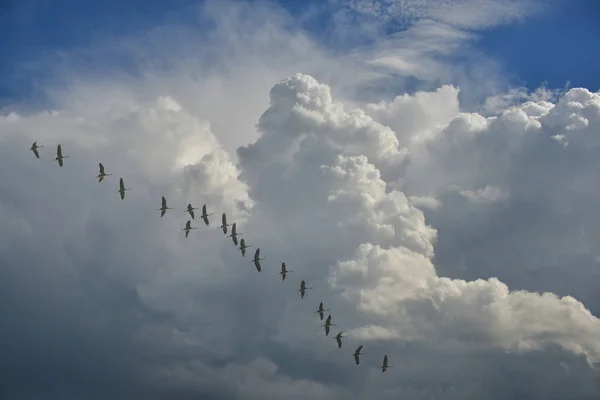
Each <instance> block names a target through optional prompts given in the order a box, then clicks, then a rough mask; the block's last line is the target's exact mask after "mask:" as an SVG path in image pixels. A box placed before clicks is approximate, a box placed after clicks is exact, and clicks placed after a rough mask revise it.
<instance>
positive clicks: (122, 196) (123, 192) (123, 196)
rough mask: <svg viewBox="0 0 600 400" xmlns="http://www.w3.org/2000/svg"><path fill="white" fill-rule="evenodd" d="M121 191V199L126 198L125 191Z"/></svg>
mask: <svg viewBox="0 0 600 400" xmlns="http://www.w3.org/2000/svg"><path fill="white" fill-rule="evenodd" d="M119 193H121V200H124V199H125V191H124V190H121V191H120V192H119Z"/></svg>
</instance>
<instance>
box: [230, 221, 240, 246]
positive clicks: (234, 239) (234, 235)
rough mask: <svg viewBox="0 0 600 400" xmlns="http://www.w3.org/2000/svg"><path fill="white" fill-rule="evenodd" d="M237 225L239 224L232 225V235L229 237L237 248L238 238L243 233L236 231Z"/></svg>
mask: <svg viewBox="0 0 600 400" xmlns="http://www.w3.org/2000/svg"><path fill="white" fill-rule="evenodd" d="M236 224H237V222H234V223H233V225H231V235H229V236H227V237H230V238H231V240H233V244H234V245H236V246H237V245H238V240H237V236H238V235H241V233H238V232H237V231H236V229H237V228H236Z"/></svg>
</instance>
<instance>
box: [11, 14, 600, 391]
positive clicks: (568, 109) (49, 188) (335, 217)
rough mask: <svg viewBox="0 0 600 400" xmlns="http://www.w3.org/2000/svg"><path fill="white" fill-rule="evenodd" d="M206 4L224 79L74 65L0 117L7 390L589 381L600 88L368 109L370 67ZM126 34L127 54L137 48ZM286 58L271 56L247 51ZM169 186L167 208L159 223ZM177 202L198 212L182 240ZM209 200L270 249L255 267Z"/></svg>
mask: <svg viewBox="0 0 600 400" xmlns="http://www.w3.org/2000/svg"><path fill="white" fill-rule="evenodd" d="M207 7H208V8H206V9H205V14H204V15H205V16H206V15H208V16H212V18H214V19H216V20H219V21H221V22H223V23H224V24H222V25H220V26H221V28H220V29H221V30H219V31H218V32H220V35H217V37H218V38H217V39H215V41H214V42H211V44H213V45H214V46H215V48H216V44H219V45H222V44H224V43H225V44H228V46H229V47H226V49H227V51H225V52H224V53H223V54H226V56H223V58H222V59H221V60H220V61H219V62H220V63H222V64H223V65H224V66H225V67H226V68H225V71H224V72H221V73H215V72H210V71H213V70H212V69H211V68H209V67H208V66H207V65H205V64H203V63H202V62H198V60H189V59H186V60H183V61H179V63H177V64H176V65H177V66H178V68H174V65H175V62H174V61H173V60H171V62H172V63H173V64H172V65H171V67H172V68H171V69H168V72H167V73H164V72H162V73H161V71H159V69H154V68H149V69H148V70H146V71H145V72H146V73H145V74H142V76H141V77H138V78H134V77H128V78H123V77H115V76H112V75H110V74H108V73H107V77H106V78H98V77H97V76H88V75H85V74H84V75H82V76H83V77H82V78H81V79H76V80H73V81H71V82H70V84H69V85H68V87H67V89H65V88H58V87H54V88H52V89H49V90H48V94H49V95H50V96H51V99H52V103H53V107H52V108H50V109H49V110H48V111H40V112H32V111H31V110H19V111H17V112H12V113H9V112H6V113H3V116H1V117H0V142H1V143H0V144H1V146H0V155H1V156H2V160H3V163H4V165H5V168H2V169H0V181H1V182H3V184H2V187H0V222H2V223H1V224H0V238H1V239H2V241H1V242H0V249H1V253H0V265H2V268H1V269H0V278H1V279H0V304H3V305H7V306H6V307H3V308H2V317H3V321H4V323H3V324H2V326H1V327H0V337H2V340H1V341H0V353H1V354H3V362H2V363H0V373H2V374H3V376H4V377H7V378H8V382H9V385H8V386H5V387H4V388H2V389H1V390H4V391H5V392H4V394H5V395H6V398H23V397H36V396H37V397H39V396H44V397H45V398H59V397H60V396H65V395H69V396H77V397H86V398H95V397H97V398H106V397H117V398H118V397H123V396H128V397H129V398H137V397H144V398H157V399H159V398H181V399H187V398H199V397H200V398H218V399H223V398H225V399H227V398H230V399H238V398H257V399H258V398H261V399H265V398H266V399H275V398H282V397H286V398H287V397H292V398H294V397H300V396H302V397H310V398H318V399H342V398H343V399H348V398H350V399H354V398H355V399H366V398H372V397H373V396H378V397H380V398H386V399H387V398H390V399H392V398H398V397H400V396H406V397H411V398H418V399H429V398H445V399H463V398H466V397H469V396H474V397H478V398H480V397H484V396H487V397H489V398H498V399H502V398H519V396H521V398H551V396H555V397H556V396H559V398H569V397H571V398H584V396H590V397H593V396H594V395H597V394H598V389H597V386H596V385H595V383H594V382H595V379H597V373H596V372H595V371H594V370H592V369H590V368H589V366H588V363H590V364H591V363H593V362H596V361H598V357H599V356H600V339H599V337H600V322H599V320H598V318H596V317H595V316H594V315H593V314H597V312H599V311H600V297H598V295H597V290H596V289H595V288H596V285H595V284H592V283H590V282H594V279H595V278H597V277H598V272H597V271H598V267H597V265H598V264H597V261H596V260H597V257H598V254H597V252H596V250H595V249H596V246H595V244H596V243H597V240H598V239H599V238H600V230H598V228H597V226H599V225H598V224H597V223H595V222H598V221H597V220H598V216H599V214H598V213H597V212H596V211H595V208H596V207H595V205H596V204H597V203H598V201H600V192H599V191H598V190H596V189H595V187H596V185H595V180H596V175H597V174H596V171H597V170H598V165H597V161H596V160H597V157H595V151H597V143H598V140H597V138H596V136H597V130H598V127H599V126H600V93H592V92H590V91H588V90H586V89H583V88H575V89H571V90H569V91H565V92H553V94H552V95H549V94H547V93H546V94H544V93H542V92H538V94H535V95H529V94H527V95H526V96H525V97H523V96H521V95H520V94H519V95H517V94H515V93H516V92H513V93H512V94H511V93H509V94H507V95H505V96H499V97H496V99H495V100H494V99H491V100H489V101H488V102H487V103H484V104H487V105H488V108H487V109H485V108H482V109H481V110H480V112H466V111H465V110H464V109H463V107H462V104H461V101H460V98H459V96H460V94H461V92H463V91H464V90H466V89H464V88H462V87H461V88H459V87H458V86H455V85H442V86H440V87H439V88H436V89H434V90H431V91H417V92H416V93H414V94H413V95H408V94H403V95H400V96H396V97H393V98H392V99H385V100H378V101H377V102H372V103H368V104H359V103H360V101H359V100H357V99H356V98H354V99H353V100H352V101H350V100H348V99H347V98H346V97H345V96H346V95H347V94H348V93H352V92H353V91H354V90H356V88H357V87H358V86H356V82H353V81H352V80H351V79H350V78H349V77H348V76H345V74H348V75H349V76H351V73H350V72H348V71H351V72H352V71H356V70H361V71H365V70H364V69H362V68H357V69H356V70H355V69H353V68H354V67H349V68H348V70H347V71H345V72H343V73H340V74H339V76H337V77H335V76H334V75H335V74H334V73H329V74H326V73H323V71H325V70H335V69H334V67H335V66H336V65H338V64H337V62H339V61H336V59H335V58H333V57H332V56H331V55H328V54H326V52H320V50H319V47H318V46H316V45H315V44H314V43H312V42H311V41H310V40H309V39H308V38H307V37H306V36H304V35H302V34H300V33H297V32H292V33H290V32H289V31H286V30H284V29H282V25H283V22H285V21H286V17H285V16H283V15H279V14H277V12H275V13H273V14H271V13H268V12H267V8H266V7H265V5H262V6H260V5H259V6H257V7H258V8H257V10H258V11H260V12H261V13H262V14H261V13H258V14H256V13H254V14H251V15H252V17H253V18H256V19H258V20H259V21H262V22H261V24H259V25H260V26H261V28H260V29H257V30H256V31H254V30H253V29H254V28H249V27H246V28H243V29H240V30H239V31H236V30H235V29H233V28H232V29H229V30H228V29H226V28H224V27H223V26H230V25H227V24H225V22H227V23H229V24H232V25H235V23H236V22H239V21H241V20H243V19H244V18H242V15H244V14H243V12H242V13H236V12H234V13H233V14H229V17H222V16H221V11H222V10H223V9H222V8H220V7H224V6H218V5H217V3H212V4H210V5H209V6H207ZM211 7H212V8H211ZM261 7H263V8H261ZM235 10H236V11H238V12H240V10H241V11H244V10H246V11H247V10H249V9H248V8H243V7H242V8H236V9H235ZM267 16H276V17H277V18H274V19H273V20H269V19H268V18H266V17H267ZM265 21H271V22H269V23H266V22H265ZM282 21H283V22H282ZM254 22H256V21H254ZM463 22H464V21H463ZM280 24H281V25H280ZM249 25H252V26H254V25H253V23H250V22H249ZM227 32H229V35H225V33H227ZM232 32H233V33H232ZM239 32H246V33H253V35H250V36H249V37H246V36H244V35H242V34H239ZM159 33H160V32H155V33H154V36H153V35H150V36H151V39H152V38H156V37H159V36H160V35H159ZM162 33H164V31H163V32H162ZM262 35H266V36H262ZM224 37H225V39H224ZM265 37H268V38H269V39H268V40H267V39H265ZM261 38H263V39H261ZM261 40H262V41H261ZM273 40H274V41H275V42H276V43H279V44H280V47H277V46H275V49H271V48H269V46H267V44H269V43H272V41H273ZM286 40H291V43H292V45H291V46H290V48H288V49H286V48H285V46H283V43H284V42H285V41H286ZM135 43H136V46H133V45H132V43H125V45H123V44H119V45H118V46H121V45H123V46H124V47H123V48H132V47H135V48H136V49H137V50H138V51H139V52H140V53H141V54H146V51H147V50H148V49H147V48H146V47H145V46H146V45H147V42H145V41H144V40H141V43H142V45H141V46H137V45H139V43H140V42H139V41H137V42H135ZM157 43H159V42H157ZM249 43H254V46H255V47H253V48H252V49H251V50H252V51H245V50H244V46H245V45H248V44H249ZM174 47H177V46H174ZM208 48H211V47H210V46H209V47H208ZM213 50H214V48H213ZM172 51H173V53H171V54H170V55H178V53H177V51H175V50H172ZM204 51H206V50H204ZM278 51H281V52H284V51H285V53H282V54H285V55H286V56H287V57H289V58H286V57H283V59H284V61H282V63H281V64H280V65H278V66H273V65H269V64H270V63H268V62H264V61H262V60H260V59H259V57H258V56H257V55H256V54H263V55H264V54H267V55H272V54H273V52H278ZM313 51H314V54H316V56H315V59H316V61H315V59H313V61H312V62H306V61H302V60H303V58H305V57H303V56H304V55H305V54H307V53H310V54H313V53H312V52H313ZM99 54H102V51H100V52H99ZM165 54H169V53H165ZM204 54H208V51H207V52H206V53H203V55H204ZM179 55H180V54H179ZM142 58H143V57H142ZM165 58H167V57H166V56H165ZM175 59H177V57H175ZM234 61H235V62H234ZM242 61H244V62H242ZM419 62H420V61H419ZM236 63H239V65H244V68H242V67H241V66H236ZM213 66H214V65H213ZM71 67H72V65H71ZM71 67H69V68H65V67H64V66H63V67H61V68H65V70H66V71H69V73H73V70H72V69H71ZM194 67H198V70H197V71H196V72H194V71H193V69H194ZM297 69H300V70H305V71H309V72H310V73H309V74H307V73H296V72H297V71H296V70H297ZM75 70H76V71H77V68H75ZM172 71H175V72H174V73H173V72H172ZM63 72H64V71H63ZM171 73H173V75H172V76H171V75H170V74H171ZM195 74H197V75H195ZM313 75H314V76H313ZM286 76H287V78H286ZM109 78H110V80H109ZM282 78H283V79H282ZM350 82H351V83H350ZM359 83H360V82H359ZM359 86H360V85H359ZM338 89H339V90H338ZM263 90H264V91H263ZM256 93H259V96H262V97H260V98H261V99H262V100H255V99H254V96H256ZM519 93H521V92H519ZM250 97H251V101H250V100H249V98H250ZM499 99H500V100H499ZM557 135H559V136H561V137H562V138H563V139H562V140H563V143H568V145H567V146H563V145H561V143H557V141H556V139H555V138H556V137H557ZM34 140H39V144H40V145H44V146H45V147H44V148H42V149H40V154H41V159H39V160H38V159H36V158H35V157H33V156H32V155H31V154H27V149H28V147H29V146H30V144H31V142H33V141H34ZM58 143H61V144H62V145H63V151H64V153H65V154H66V155H69V156H70V158H68V159H66V160H65V165H64V167H63V168H59V167H58V166H57V165H56V162H55V161H52V157H53V153H54V151H55V145H56V144H58ZM236 148H237V149H236ZM234 149H236V151H233V150H234ZM98 162H102V163H103V164H104V165H105V167H106V172H107V173H112V174H113V175H112V176H109V177H107V178H106V179H105V181H104V182H102V183H97V182H95V181H94V176H95V174H96V173H97V164H98ZM121 176H123V177H124V179H125V183H126V186H127V187H131V188H132V190H131V191H129V192H127V197H126V199H125V200H124V201H122V200H120V199H119V197H118V195H117V193H116V191H117V189H118V178H119V177H121ZM163 195H164V196H165V197H166V198H167V200H168V203H169V206H170V207H174V208H175V209H174V210H169V211H167V215H165V217H164V218H160V216H159V214H160V213H159V211H157V210H156V209H157V208H158V207H159V206H160V204H159V201H160V197H161V196H163ZM188 202H191V203H192V204H193V205H194V206H196V207H198V206H200V205H201V204H203V203H206V204H207V206H208V211H209V212H211V213H213V215H212V216H211V224H210V226H209V227H206V226H203V223H202V221H199V220H194V221H193V222H192V225H193V226H194V227H197V228H199V229H198V230H195V231H192V232H191V234H190V236H189V237H188V238H187V239H186V238H185V237H184V234H183V232H181V228H183V226H184V224H185V221H186V220H187V216H186V215H185V214H184V211H183V210H184V207H185V205H187V203H188ZM221 212H226V213H227V215H228V219H229V221H230V222H237V224H238V231H239V232H242V234H243V236H244V237H245V238H246V240H247V242H248V244H251V245H252V246H253V247H252V248H250V249H249V250H254V249H256V248H257V247H260V248H261V254H262V256H264V257H265V260H264V261H263V262H262V263H263V272H262V273H260V274H259V273H257V272H256V270H255V269H254V267H253V266H252V264H251V263H250V259H249V257H248V255H247V256H246V258H242V257H241V254H240V252H239V250H238V249H236V248H235V247H234V245H233V244H232V243H231V241H230V239H228V238H224V237H223V234H222V232H221V231H220V230H219V229H218V228H217V226H218V225H219V224H218V220H219V218H220V214H221ZM283 261H285V262H286V264H287V266H288V269H290V270H293V272H291V273H290V274H289V276H288V278H287V279H286V281H284V282H281V280H280V277H279V276H278V275H277V272H278V271H279V266H280V263H281V262H283ZM565 277H571V278H570V279H565ZM301 279H305V280H306V281H307V283H308V285H309V286H311V287H313V289H311V290H309V291H308V293H307V295H306V297H305V298H304V299H300V295H299V293H298V292H297V291H296V290H297V288H298V286H299V282H300V280H301ZM596 280H597V279H596ZM320 301H323V302H324V303H325V307H326V308H328V309H331V314H332V317H333V323H334V324H337V326H336V327H335V328H338V329H339V330H340V331H341V330H343V331H344V334H345V335H347V337H346V338H344V339H343V340H344V344H343V347H342V349H341V350H339V349H338V348H337V346H336V344H335V341H334V340H333V339H332V337H331V336H329V337H324V332H323V328H322V327H320V324H321V322H320V321H319V319H318V317H317V316H316V314H315V313H314V311H316V309H317V306H318V304H319V302H320ZM333 333H334V334H335V333H337V331H334V332H333ZM359 344H364V346H365V348H364V351H365V352H366V353H367V354H366V355H365V356H364V357H363V358H362V362H361V366H360V367H356V366H355V365H354V363H353V360H352V357H351V354H352V352H353V350H354V349H355V348H356V346H358V345H359ZM386 353H387V354H388V356H389V357H390V364H392V365H394V368H392V369H391V370H390V371H388V372H386V374H384V375H381V373H380V372H379V371H378V370H377V367H378V366H379V363H380V362H381V359H382V357H383V354H386Z"/></svg>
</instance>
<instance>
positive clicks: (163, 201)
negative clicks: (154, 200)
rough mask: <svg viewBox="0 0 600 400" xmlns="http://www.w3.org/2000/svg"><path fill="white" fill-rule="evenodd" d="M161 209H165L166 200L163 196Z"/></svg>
mask: <svg viewBox="0 0 600 400" xmlns="http://www.w3.org/2000/svg"><path fill="white" fill-rule="evenodd" d="M161 208H167V199H165V196H163V197H162V207H161Z"/></svg>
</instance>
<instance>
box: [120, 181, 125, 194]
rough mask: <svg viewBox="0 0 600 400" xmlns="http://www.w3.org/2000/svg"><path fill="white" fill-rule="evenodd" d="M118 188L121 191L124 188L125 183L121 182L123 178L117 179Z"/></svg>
mask: <svg viewBox="0 0 600 400" xmlns="http://www.w3.org/2000/svg"><path fill="white" fill-rule="evenodd" d="M119 189H120V190H121V191H123V190H125V184H124V183H123V178H121V179H120V180H119Z"/></svg>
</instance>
